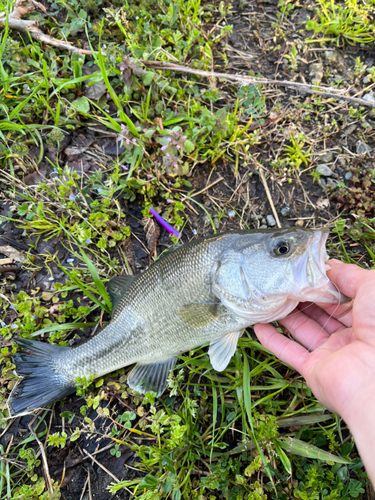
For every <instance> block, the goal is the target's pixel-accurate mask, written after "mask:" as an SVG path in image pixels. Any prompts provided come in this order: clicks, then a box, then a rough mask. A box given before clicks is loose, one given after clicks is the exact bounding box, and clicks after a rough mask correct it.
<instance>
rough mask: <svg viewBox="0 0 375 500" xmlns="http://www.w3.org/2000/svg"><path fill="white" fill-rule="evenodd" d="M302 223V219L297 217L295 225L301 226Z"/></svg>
mask: <svg viewBox="0 0 375 500" xmlns="http://www.w3.org/2000/svg"><path fill="white" fill-rule="evenodd" d="M304 225H305V223H304V222H303V220H302V219H298V220H297V221H296V226H299V227H303V226H304Z"/></svg>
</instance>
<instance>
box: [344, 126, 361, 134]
mask: <svg viewBox="0 0 375 500" xmlns="http://www.w3.org/2000/svg"><path fill="white" fill-rule="evenodd" d="M357 127H358V125H357V124H355V123H354V124H353V125H350V126H349V127H348V128H347V129H345V130H344V136H345V135H346V136H348V135H352V133H353V132H354V131H355V129H356V128H357Z"/></svg>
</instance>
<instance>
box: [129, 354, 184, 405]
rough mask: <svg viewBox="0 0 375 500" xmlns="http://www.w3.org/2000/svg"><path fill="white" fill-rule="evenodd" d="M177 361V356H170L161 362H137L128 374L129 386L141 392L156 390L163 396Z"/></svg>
mask: <svg viewBox="0 0 375 500" xmlns="http://www.w3.org/2000/svg"><path fill="white" fill-rule="evenodd" d="M176 361H177V359H176V358H170V359H166V360H165V361H161V362H160V363H150V364H148V365H142V364H140V363H138V364H136V365H135V367H134V368H133V369H132V371H131V372H130V373H129V375H128V380H127V382H128V386H129V387H130V388H131V389H134V390H135V391H137V392H140V393H141V394H146V392H156V393H157V395H158V396H161V395H162V394H163V392H164V391H165V389H166V387H167V379H168V377H169V372H170V371H171V370H173V368H174V367H175V364H176Z"/></svg>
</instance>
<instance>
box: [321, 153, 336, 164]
mask: <svg viewBox="0 0 375 500" xmlns="http://www.w3.org/2000/svg"><path fill="white" fill-rule="evenodd" d="M319 161H320V162H321V163H331V161H333V152H332V151H327V152H325V153H324V154H322V155H320V156H319Z"/></svg>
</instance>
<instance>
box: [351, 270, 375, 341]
mask: <svg viewBox="0 0 375 500" xmlns="http://www.w3.org/2000/svg"><path fill="white" fill-rule="evenodd" d="M353 330H354V334H355V337H356V338H357V339H358V340H363V341H364V342H366V343H369V344H371V345H372V346H374V345H375V276H374V279H372V280H368V281H366V282H365V283H363V285H362V286H361V288H360V289H359V291H358V294H357V296H356V299H355V302H354V305H353Z"/></svg>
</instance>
